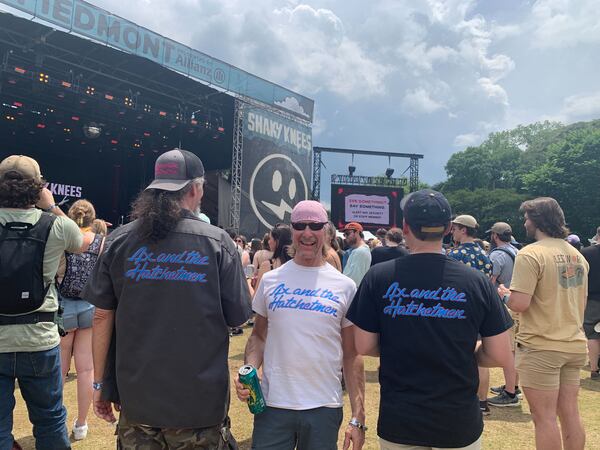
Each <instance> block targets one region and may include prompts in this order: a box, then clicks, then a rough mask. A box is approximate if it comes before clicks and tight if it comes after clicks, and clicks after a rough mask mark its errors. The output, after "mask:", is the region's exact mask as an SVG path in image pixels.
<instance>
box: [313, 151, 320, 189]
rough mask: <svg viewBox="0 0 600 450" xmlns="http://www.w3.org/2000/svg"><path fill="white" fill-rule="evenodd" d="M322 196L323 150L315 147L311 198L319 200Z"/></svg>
mask: <svg viewBox="0 0 600 450" xmlns="http://www.w3.org/2000/svg"><path fill="white" fill-rule="evenodd" d="M320 197H321V150H317V149H316V148H313V179H312V192H311V198H312V199H313V200H317V201H319V198H320Z"/></svg>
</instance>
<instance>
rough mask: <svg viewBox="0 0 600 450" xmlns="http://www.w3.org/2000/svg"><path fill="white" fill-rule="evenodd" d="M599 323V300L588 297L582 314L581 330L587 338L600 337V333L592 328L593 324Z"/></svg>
mask: <svg viewBox="0 0 600 450" xmlns="http://www.w3.org/2000/svg"><path fill="white" fill-rule="evenodd" d="M597 323H600V300H591V299H589V298H588V302H587V305H585V313H584V315H583V330H584V331H585V337H587V338H588V339H600V333H598V332H597V331H595V330H594V326H595V325H596V324H597Z"/></svg>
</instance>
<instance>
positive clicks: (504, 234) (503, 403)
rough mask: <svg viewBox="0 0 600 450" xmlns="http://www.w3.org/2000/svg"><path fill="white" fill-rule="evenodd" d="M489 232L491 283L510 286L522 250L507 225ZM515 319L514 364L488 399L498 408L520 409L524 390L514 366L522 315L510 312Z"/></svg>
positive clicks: (500, 224) (498, 224)
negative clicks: (518, 248)
mask: <svg viewBox="0 0 600 450" xmlns="http://www.w3.org/2000/svg"><path fill="white" fill-rule="evenodd" d="M487 233H489V235H490V242H491V244H492V250H491V251H490V255H489V256H490V261H492V283H494V284H495V285H496V286H499V285H503V286H510V280H511V279H512V274H513V268H514V266H515V257H516V256H517V253H518V252H519V250H517V248H516V247H513V246H512V244H511V241H512V240H513V237H512V228H511V227H510V225H509V224H507V223H506V222H496V223H495V224H494V225H493V226H492V228H490V229H489V230H488V231H487ZM509 312H510V315H511V317H512V319H513V327H512V329H511V342H512V345H513V348H512V353H513V357H512V363H511V364H508V365H506V366H504V367H503V368H502V370H503V371H504V384H503V385H502V386H495V387H492V388H491V389H490V390H491V391H492V392H493V393H494V394H496V395H495V396H494V397H492V398H488V404H489V405H492V406H496V407H512V406H519V404H520V396H522V393H521V389H519V386H518V385H519V376H518V374H517V369H516V368H515V364H514V353H515V349H516V345H517V342H516V341H515V336H516V335H517V332H518V331H519V313H515V312H512V311H509Z"/></svg>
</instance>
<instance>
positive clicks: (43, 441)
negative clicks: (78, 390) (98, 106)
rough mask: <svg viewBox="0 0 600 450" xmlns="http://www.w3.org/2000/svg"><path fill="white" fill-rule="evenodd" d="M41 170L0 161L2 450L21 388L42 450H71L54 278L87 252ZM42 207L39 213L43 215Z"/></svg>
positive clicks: (9, 441)
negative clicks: (71, 256) (62, 265)
mask: <svg viewBox="0 0 600 450" xmlns="http://www.w3.org/2000/svg"><path fill="white" fill-rule="evenodd" d="M44 184H45V181H44V180H43V178H42V175H41V172H40V167H39V165H38V163H37V162H36V161H35V160H34V159H32V158H29V157H27V156H22V155H12V156H9V157H8V158H6V159H4V160H2V162H0V292H2V296H1V297H0V449H2V450H4V449H11V448H12V447H13V446H15V447H17V448H18V444H16V443H15V442H14V437H13V435H12V427H13V418H12V417H13V409H14V407H15V398H14V391H15V381H16V380H17V381H18V382H19V390H20V391H21V395H22V396H23V399H24V400H25V404H26V405H27V410H28V413H29V419H30V420H31V422H32V423H33V436H34V438H35V445H36V448H37V449H53V450H58V449H70V448H71V444H70V442H69V439H68V436H67V428H66V423H65V422H66V417H67V412H66V410H65V408H64V406H63V397H62V380H61V371H60V350H59V343H60V336H59V327H58V326H57V322H58V309H59V308H58V295H57V290H56V287H55V285H54V277H55V275H56V271H57V269H58V264H59V262H60V258H61V256H62V254H63V253H64V252H65V250H67V251H70V252H74V253H75V252H83V251H85V250H87V248H88V246H89V244H90V242H91V240H92V237H93V235H92V233H85V234H82V233H81V231H80V230H79V228H78V227H77V225H76V224H75V222H73V221H72V220H71V219H69V218H68V217H66V216H65V214H64V212H62V211H61V209H60V207H59V206H58V205H57V204H56V203H55V201H54V197H53V195H52V193H51V192H50V191H49V190H48V189H46V188H45V187H44ZM36 207H37V208H36Z"/></svg>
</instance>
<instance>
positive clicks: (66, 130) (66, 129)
mask: <svg viewBox="0 0 600 450" xmlns="http://www.w3.org/2000/svg"><path fill="white" fill-rule="evenodd" d="M63 131H64V132H65V133H70V132H71V129H70V128H63Z"/></svg>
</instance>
